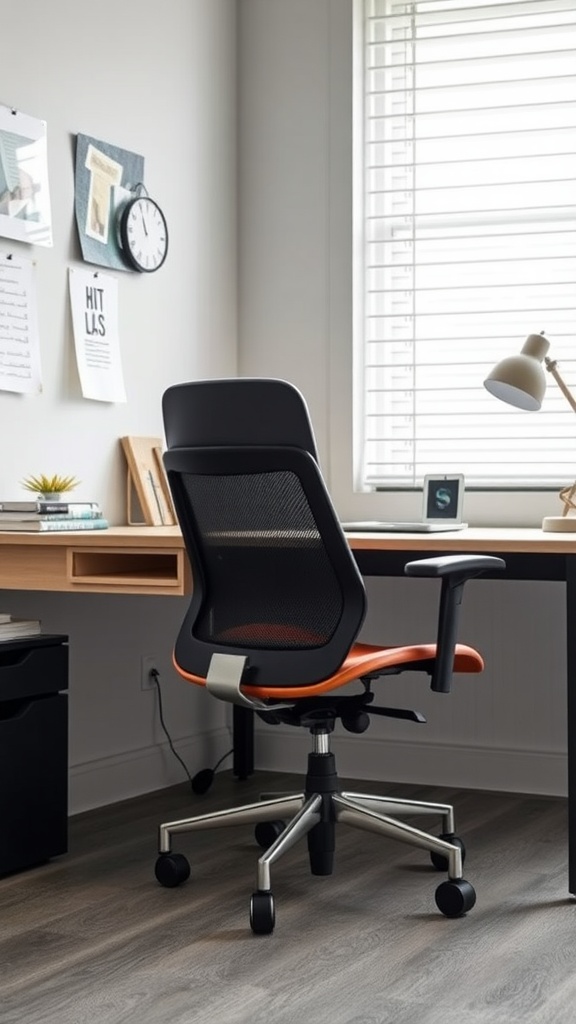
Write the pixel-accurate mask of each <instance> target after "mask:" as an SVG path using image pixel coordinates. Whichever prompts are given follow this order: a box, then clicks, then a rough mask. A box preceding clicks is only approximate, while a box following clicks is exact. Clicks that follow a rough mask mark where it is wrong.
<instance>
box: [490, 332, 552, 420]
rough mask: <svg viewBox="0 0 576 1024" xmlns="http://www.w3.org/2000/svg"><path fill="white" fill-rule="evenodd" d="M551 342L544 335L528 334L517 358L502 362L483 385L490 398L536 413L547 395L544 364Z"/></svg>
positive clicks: (509, 357) (511, 357)
mask: <svg viewBox="0 0 576 1024" xmlns="http://www.w3.org/2000/svg"><path fill="white" fill-rule="evenodd" d="M549 348H550V342H549V341H548V338H545V337H544V335H543V334H529V335H528V337H527V339H526V341H525V342H524V344H523V346H522V351H521V352H520V353H519V354H518V355H516V356H508V357H507V358H506V359H502V360H501V362H499V363H498V364H497V365H496V366H495V367H494V369H493V370H492V372H491V373H489V374H488V376H487V378H486V380H485V381H484V387H485V388H486V390H487V391H489V392H490V394H491V395H494V396H495V397H496V398H500V399H501V401H503V402H507V403H508V404H509V405H514V406H516V408H517V409H526V410H527V411H529V412H536V411H537V410H538V409H539V408H540V406H541V405H542V399H543V398H544V392H545V391H546V375H545V373H544V368H543V366H542V362H543V360H544V357H545V356H546V353H547V352H548V349H549Z"/></svg>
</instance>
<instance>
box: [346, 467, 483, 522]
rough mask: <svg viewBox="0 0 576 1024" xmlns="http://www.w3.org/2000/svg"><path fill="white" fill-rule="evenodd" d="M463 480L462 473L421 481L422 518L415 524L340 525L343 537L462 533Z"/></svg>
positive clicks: (426, 478) (429, 477)
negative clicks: (367, 534)
mask: <svg viewBox="0 0 576 1024" xmlns="http://www.w3.org/2000/svg"><path fill="white" fill-rule="evenodd" d="M463 505H464V477H463V476H462V474H461V473H454V474H452V475H450V476H438V475H432V474H430V475H428V476H425V477H424V488H423V491H422V518H421V519H419V520H417V521H415V522H400V521H394V522H388V521H387V520H385V519H382V520H380V519H363V520H362V519H359V520H356V521H354V522H346V523H342V529H343V530H344V532H345V533H443V532H447V531H448V530H464V529H466V527H467V526H468V523H464V522H462V508H463Z"/></svg>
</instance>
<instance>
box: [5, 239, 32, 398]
mask: <svg viewBox="0 0 576 1024" xmlns="http://www.w3.org/2000/svg"><path fill="white" fill-rule="evenodd" d="M0 389H2V390H3V391H18V392H21V393H23V394H33V393H35V394H37V393H38V392H39V391H41V390H42V378H41V370H40V342H39V337H38V315H37V306H36V282H35V279H34V263H33V261H32V260H30V259H27V258H26V257H23V256H17V255H16V254H14V253H11V254H6V255H1V254H0Z"/></svg>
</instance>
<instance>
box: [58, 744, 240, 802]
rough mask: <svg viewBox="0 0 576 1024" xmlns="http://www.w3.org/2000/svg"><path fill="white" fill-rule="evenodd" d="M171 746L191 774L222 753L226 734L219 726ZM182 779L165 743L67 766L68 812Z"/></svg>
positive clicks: (181, 770) (180, 767) (176, 782)
mask: <svg viewBox="0 0 576 1024" xmlns="http://www.w3.org/2000/svg"><path fill="white" fill-rule="evenodd" d="M175 747H176V750H177V751H178V754H179V755H180V757H181V758H182V760H183V761H184V763H185V764H186V766H187V768H188V771H189V772H190V775H191V776H194V775H195V774H196V772H197V771H200V769H201V768H209V767H212V766H213V765H214V764H216V762H217V760H218V758H219V757H222V755H223V754H225V753H226V751H227V750H228V749H229V748H230V736H229V733H228V731H227V729H226V728H224V727H223V728H221V729H216V730H212V731H211V732H209V733H202V734H200V735H195V736H187V737H184V738H182V739H178V741H177V742H176V743H175ZM230 765H231V762H230ZM224 767H226V765H225V766H224ZM186 781H187V776H186V773H185V771H184V769H183V768H182V765H181V764H179V762H178V761H177V760H176V758H175V757H174V755H173V753H172V751H171V750H170V747H169V745H168V743H167V742H165V743H157V744H154V745H152V746H148V747H143V748H139V749H137V750H128V751H125V752H122V753H120V754H113V755H112V756H110V757H101V758H98V759H97V760H94V761H86V762H84V763H82V764H75V765H71V767H70V770H69V773H68V785H69V795H68V812H69V814H71V815H72V814H79V813H81V812H82V811H88V810H92V809H93V808H95V807H103V806H104V805H105V804H113V803H117V802H118V801H120V800H129V799H130V798H131V797H135V796H141V795H142V794H144V793H152V792H154V790H156V789H165V788H166V787H168V786H175V785H177V784H178V783H180V782H186Z"/></svg>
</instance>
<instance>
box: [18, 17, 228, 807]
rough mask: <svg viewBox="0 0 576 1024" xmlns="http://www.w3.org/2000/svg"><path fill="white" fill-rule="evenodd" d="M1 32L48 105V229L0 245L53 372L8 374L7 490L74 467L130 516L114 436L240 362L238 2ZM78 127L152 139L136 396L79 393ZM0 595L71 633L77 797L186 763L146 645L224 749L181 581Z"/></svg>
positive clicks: (128, 315) (122, 287) (114, 139)
mask: <svg viewBox="0 0 576 1024" xmlns="http://www.w3.org/2000/svg"><path fill="white" fill-rule="evenodd" d="M2 44H3V45H2V60H1V62H0V103H2V104H3V105H6V106H13V107H15V108H16V109H18V110H22V111H24V112H26V113H27V114H30V115H33V116H35V117H38V118H42V119H44V120H45V121H46V122H47V130H48V159H49V174H50V186H51V199H52V214H53V225H54V246H53V248H50V249H43V248H40V247H34V248H33V249H32V248H31V247H28V246H25V245H22V244H20V245H19V244H18V243H13V242H11V241H9V240H7V239H0V251H3V252H7V251H10V250H18V249H19V250H20V251H25V252H26V253H31V254H32V255H33V257H34V259H35V260H36V263H37V289H38V303H39V320H40V340H41V351H42V364H43V385H44V386H43V392H42V394H41V395H39V396H35V397H23V396H20V395H14V394H9V393H8V392H0V417H1V418H2V436H3V438H4V444H3V450H2V462H1V467H0V493H1V494H2V496H3V497H17V496H24V495H23V494H21V492H20V489H19V486H18V483H19V480H20V479H21V478H22V476H23V475H25V474H28V473H40V472H44V473H49V472H61V473H74V474H76V475H77V476H79V477H80V478H81V480H82V486H81V487H80V488H79V490H78V492H77V496H78V497H79V498H81V497H82V498H86V499H94V500H99V501H100V502H101V504H102V507H103V509H104V511H105V513H106V514H107V516H108V517H109V518H110V520H111V521H112V522H113V523H118V522H124V521H125V507H124V503H125V477H124V475H125V469H124V462H123V456H122V454H121V451H120V446H119V442H118V438H119V437H120V436H122V435H124V434H144V435H161V434H162V422H161V411H160V410H161V406H160V400H161V395H162V392H163V390H164V389H165V388H166V387H167V386H168V385H170V384H172V383H175V382H176V381H182V380H185V379H190V378H193V377H202V376H212V375H226V374H231V373H234V372H235V371H236V366H237V351H236V349H237V329H236V305H237V303H236V286H237V281H236V165H235V153H236V123H235V117H236V7H235V4H234V3H233V2H232V0H163V2H162V3H159V2H155V0H122V3H117V2H116V0H100V2H99V4H98V5H97V6H96V7H90V6H89V5H87V4H85V3H79V2H78V0H51V2H50V3H46V2H45V0H29V2H27V3H19V4H11V5H10V14H9V16H6V17H5V18H4V24H3V29H2ZM76 133H84V134H88V135H92V136H94V137H96V138H97V139H102V140H104V141H106V142H109V143H112V144H114V145H117V146H120V147H122V148H125V149H129V150H133V151H134V152H136V153H139V154H141V155H142V156H144V158H145V182H146V185H147V187H148V190H149V192H150V193H151V195H152V196H154V197H155V198H157V199H158V201H159V202H160V203H161V205H162V207H163V209H164V211H165V213H166V216H167V220H168V225H169V237H170V249H169V254H168V259H167V262H166V263H165V265H164V267H162V268H161V270H160V271H159V272H158V273H156V274H151V275H137V274H129V273H122V272H118V273H117V275H116V276H117V278H118V285H119V311H120V336H121V349H122V360H123V367H124V375H125V382H126V390H127V394H128V401H127V403H126V404H105V403H101V402H93V401H86V400H84V399H82V397H81V393H80V387H79V382H78V375H77V371H76V367H75V359H74V354H73V342H72V336H71V323H70V314H69V303H68V291H67V288H68V284H67V272H68V267H70V266H82V267H86V266H87V265H86V264H83V263H82V262H81V259H80V250H79V244H78V241H77V235H76V228H75V222H74V139H75V135H76ZM100 269H101V270H102V268H100ZM0 605H1V607H2V608H6V609H7V610H9V611H12V612H13V613H18V614H28V613H29V614H30V615H34V616H39V617H40V618H41V619H42V620H43V625H44V628H45V629H46V630H50V631H58V632H63V633H67V634H69V636H70V659H71V676H70V710H71V724H70V746H71V751H70V753H71V801H70V806H71V810H73V811H74V810H78V809H81V808H85V807H88V806H91V805H93V804H98V803H104V802H106V801H108V800H115V799H122V798H124V797H126V796H129V795H131V794H132V793H136V792H140V791H146V790H149V789H153V788H156V787H159V786H162V785H166V784H167V783H169V782H173V781H176V780H180V779H183V778H184V775H183V773H182V770H181V769H180V767H179V766H178V765H177V763H176V762H175V761H173V759H172V758H171V755H169V754H167V753H166V748H165V745H162V744H160V745H159V741H161V739H162V734H161V732H160V730H159V727H158V721H157V715H156V713H155V711H154V708H155V701H154V696H153V694H152V693H141V691H140V657H141V654H142V653H149V654H153V655H154V656H155V657H157V658H158V666H159V668H160V670H161V674H162V678H163V682H164V684H165V687H164V688H165V694H166V695H165V703H166V717H167V719H168V722H169V725H170V726H171V730H172V732H173V735H174V738H175V739H177V740H179V741H180V744H179V748H180V750H181V751H182V753H183V754H184V756H185V757H186V759H187V760H188V763H189V765H190V769H191V771H192V772H194V771H196V770H197V769H198V768H200V767H202V766H204V765H205V764H206V761H207V760H208V763H210V762H211V760H212V758H213V757H214V756H215V754H216V753H220V752H223V751H224V749H225V746H224V744H226V743H227V742H228V736H227V733H226V730H225V728H224V718H223V715H222V713H221V712H219V711H217V710H215V709H214V708H212V707H210V709H208V702H206V701H205V700H202V694H200V693H197V692H195V691H193V689H192V688H189V687H187V686H185V685H183V684H182V683H181V682H180V681H177V680H176V679H175V676H174V674H173V672H172V670H171V668H170V654H171V647H172V642H173V640H174V637H175V634H176V630H177V628H178V626H179V624H180V621H181V618H182V614H183V608H184V601H183V599H182V600H180V599H177V598H175V599H172V598H138V597H137V598H128V597H119V596H118V597H112V598H110V597H106V596H100V595H83V596H80V595H74V596H66V595H60V594H51V593H46V594H44V593H38V594H24V593H6V592H4V593H3V594H2V596H1V598H0ZM199 698H200V699H199Z"/></svg>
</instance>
